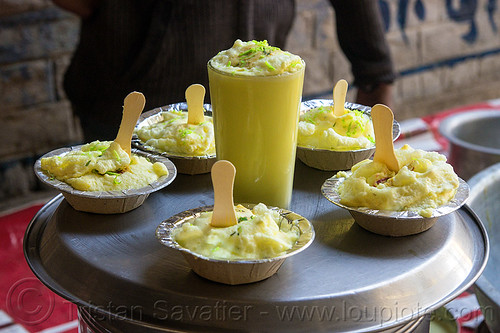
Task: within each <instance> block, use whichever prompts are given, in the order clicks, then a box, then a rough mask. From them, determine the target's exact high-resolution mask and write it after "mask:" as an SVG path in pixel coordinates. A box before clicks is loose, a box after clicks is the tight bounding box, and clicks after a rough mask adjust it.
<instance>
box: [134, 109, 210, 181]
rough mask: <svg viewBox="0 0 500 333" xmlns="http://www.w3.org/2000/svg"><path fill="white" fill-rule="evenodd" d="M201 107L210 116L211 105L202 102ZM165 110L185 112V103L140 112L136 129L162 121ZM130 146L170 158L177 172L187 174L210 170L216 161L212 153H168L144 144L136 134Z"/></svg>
mask: <svg viewBox="0 0 500 333" xmlns="http://www.w3.org/2000/svg"><path fill="white" fill-rule="evenodd" d="M203 108H204V109H205V110H206V111H205V116H212V107H211V105H210V104H204V105H203ZM166 111H183V112H187V103H185V102H182V103H175V104H169V105H166V106H162V107H158V108H156V109H153V110H150V111H146V112H144V113H142V114H141V116H140V117H139V120H138V121H137V125H136V126H135V128H136V129H139V128H142V127H144V126H148V125H154V124H157V123H160V122H162V121H163V116H162V112H166ZM132 146H134V147H136V148H138V149H141V150H143V151H146V152H149V153H152V154H157V155H161V156H164V157H167V158H168V159H169V160H171V161H172V162H173V163H174V164H175V166H176V168H177V172H179V173H182V174H188V175H196V174H203V173H208V172H210V169H211V168H212V165H213V164H214V163H215V162H216V156H215V154H213V155H202V156H182V155H178V154H172V153H168V152H166V151H163V150H160V149H158V148H156V147H152V146H149V145H146V143H145V142H143V141H142V140H141V139H140V138H139V137H138V136H137V134H135V133H134V134H133V136H132Z"/></svg>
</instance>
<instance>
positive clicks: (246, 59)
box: [210, 39, 305, 76]
mask: <svg viewBox="0 0 500 333" xmlns="http://www.w3.org/2000/svg"><path fill="white" fill-rule="evenodd" d="M210 65H211V66H212V67H214V68H215V69H217V70H219V71H221V72H224V73H229V74H239V75H249V76H270V75H281V74H285V73H295V72H297V71H300V70H301V69H302V68H303V67H304V66H305V65H304V62H303V61H302V59H301V58H300V57H299V56H297V55H294V54H292V53H290V52H287V51H282V50H281V49H280V48H278V47H274V46H269V44H268V43H267V41H255V40H254V41H249V42H243V41H241V40H239V39H237V40H236V41H235V42H234V44H233V46H232V47H231V48H230V49H228V50H225V51H221V52H219V53H218V54H217V55H216V56H214V57H213V58H212V59H211V60H210Z"/></svg>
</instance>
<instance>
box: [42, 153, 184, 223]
mask: <svg viewBox="0 0 500 333" xmlns="http://www.w3.org/2000/svg"><path fill="white" fill-rule="evenodd" d="M81 147H82V146H81V145H80V146H73V147H66V148H60V149H56V150H53V151H51V152H48V153H46V154H45V155H43V156H42V157H40V158H39V159H38V160H37V161H36V162H35V165H34V170H35V174H36V176H37V177H38V178H39V179H40V180H41V181H42V182H43V183H44V184H46V185H48V186H50V187H52V188H55V189H57V190H59V191H60V192H61V193H62V195H63V196H64V198H65V199H66V200H67V201H68V203H69V204H70V205H71V206H72V207H73V208H74V209H76V210H78V211H83V212H89V213H98V214H116V213H125V212H128V211H130V210H132V209H135V208H137V207H139V206H140V205H142V204H143V203H144V201H145V200H146V198H147V197H148V196H149V195H150V194H151V193H153V192H155V191H158V190H160V189H162V188H164V187H165V186H167V185H169V184H170V183H171V182H172V181H173V180H174V179H175V177H176V176H177V170H176V168H175V165H174V164H173V163H172V162H171V161H170V160H169V159H167V158H165V157H163V156H159V155H154V154H150V153H147V152H143V151H141V150H138V149H132V153H134V154H137V155H139V156H143V157H145V158H147V159H149V160H150V161H151V162H153V163H154V162H160V163H163V164H165V166H166V167H167V170H168V175H165V176H162V177H160V178H159V179H158V180H157V181H155V182H153V183H151V184H149V185H148V186H145V187H141V188H138V189H130V190H121V191H106V192H95V191H80V190H76V189H74V188H73V187H71V186H70V185H68V184H66V183H65V182H62V181H60V180H58V179H55V178H54V177H50V176H48V175H47V174H45V173H44V172H43V171H42V168H41V159H42V158H44V157H51V156H58V155H63V154H65V153H68V152H70V151H73V150H78V149H80V148H81Z"/></svg>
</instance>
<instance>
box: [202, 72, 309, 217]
mask: <svg viewBox="0 0 500 333" xmlns="http://www.w3.org/2000/svg"><path fill="white" fill-rule="evenodd" d="M304 71H305V64H304V66H303V67H302V69H301V70H299V71H297V72H295V73H284V74H280V75H276V76H247V75H238V74H231V73H226V72H222V71H219V70H217V69H216V68H214V67H213V66H212V65H211V64H210V62H209V63H208V77H209V85H210V98H211V103H212V110H213V121H214V130H215V147H216V152H217V159H219V160H228V161H230V162H231V163H233V164H234V166H235V167H236V178H235V181H234V200H235V202H237V203H259V202H262V203H265V204H266V205H270V206H276V207H281V208H288V207H289V205H290V201H291V197H292V187H293V175H294V169H295V151H296V144H297V126H298V118H299V109H300V101H301V98H302V86H303V82H304Z"/></svg>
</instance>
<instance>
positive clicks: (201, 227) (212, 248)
mask: <svg viewBox="0 0 500 333" xmlns="http://www.w3.org/2000/svg"><path fill="white" fill-rule="evenodd" d="M235 211H236V217H237V219H238V223H237V224H236V225H233V226H230V227H224V228H216V227H212V226H211V225H210V220H211V217H212V212H203V213H201V215H200V216H199V217H197V218H195V219H193V220H192V221H191V222H186V223H184V224H183V225H182V227H180V228H177V229H175V230H174V231H173V233H172V237H173V239H174V240H175V241H176V242H177V243H178V244H179V245H181V246H182V247H185V248H187V249H189V250H191V251H193V252H195V253H198V254H200V255H203V256H205V257H208V258H214V259H224V260H237V259H264V258H272V257H277V256H279V255H282V254H284V253H285V252H286V251H287V250H289V249H291V248H292V247H293V245H294V244H295V243H296V242H297V240H298V238H299V236H300V230H299V229H298V227H295V226H294V225H293V224H291V223H290V222H289V221H288V220H286V219H285V218H283V217H281V216H280V214H279V213H278V212H277V211H275V210H271V209H269V208H267V207H266V205H264V204H262V203H260V204H258V205H256V206H254V207H253V209H252V210H250V209H248V208H245V207H243V206H241V205H238V206H236V207H235Z"/></svg>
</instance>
